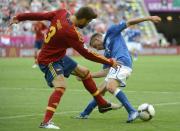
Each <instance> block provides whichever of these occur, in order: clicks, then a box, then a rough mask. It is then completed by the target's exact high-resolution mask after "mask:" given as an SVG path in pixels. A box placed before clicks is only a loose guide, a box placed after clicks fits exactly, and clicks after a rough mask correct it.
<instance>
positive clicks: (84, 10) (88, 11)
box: [75, 6, 97, 20]
mask: <svg viewBox="0 0 180 131" xmlns="http://www.w3.org/2000/svg"><path fill="white" fill-rule="evenodd" d="M75 16H76V18H77V19H83V18H85V19H86V20H90V19H95V18H97V14H96V13H95V11H94V10H93V9H92V8H91V7H87V6H86V7H81V8H80V9H79V10H78V11H77V12H76V13H75Z"/></svg>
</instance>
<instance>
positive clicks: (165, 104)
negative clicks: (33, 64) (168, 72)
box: [0, 102, 180, 120]
mask: <svg viewBox="0 0 180 131" xmlns="http://www.w3.org/2000/svg"><path fill="white" fill-rule="evenodd" d="M153 105H154V106H170V105H180V102H171V103H157V104H153ZM136 107H137V105H136ZM96 111H97V110H96ZM79 112H80V111H64V112H58V113H55V114H71V113H79ZM43 115H44V114H29V115H16V116H4V117H0V120H9V119H16V118H24V117H33V116H43Z"/></svg>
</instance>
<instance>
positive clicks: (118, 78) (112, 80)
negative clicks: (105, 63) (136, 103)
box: [106, 66, 138, 122]
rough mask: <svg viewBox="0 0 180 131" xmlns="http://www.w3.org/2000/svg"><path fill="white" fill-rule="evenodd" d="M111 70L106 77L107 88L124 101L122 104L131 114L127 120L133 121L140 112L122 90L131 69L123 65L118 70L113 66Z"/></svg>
mask: <svg viewBox="0 0 180 131" xmlns="http://www.w3.org/2000/svg"><path fill="white" fill-rule="evenodd" d="M109 72H110V74H108V76H107V77H106V81H107V86H106V87H107V90H108V91H109V92H110V93H112V94H114V96H115V97H116V98H117V99H118V100H119V101H120V102H121V103H122V105H123V106H124V107H125V109H126V111H127V112H128V114H129V117H128V121H127V122H131V121H133V120H135V119H136V118H137V117H138V113H137V111H136V110H135V109H134V107H133V106H132V105H131V104H130V102H129V100H128V98H127V97H126V95H125V94H124V92H123V91H122V89H123V88H122V87H125V86H126V83H125V81H126V79H127V77H128V76H129V75H130V72H131V70H130V69H127V68H125V67H124V66H122V67H119V68H118V69H117V70H114V69H113V68H111V69H110V71H109ZM111 73H112V74H111ZM119 87H121V88H119Z"/></svg>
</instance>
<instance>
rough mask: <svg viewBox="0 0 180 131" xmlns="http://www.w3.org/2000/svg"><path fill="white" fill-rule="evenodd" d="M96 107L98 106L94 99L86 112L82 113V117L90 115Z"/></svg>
mask: <svg viewBox="0 0 180 131" xmlns="http://www.w3.org/2000/svg"><path fill="white" fill-rule="evenodd" d="M96 106H97V103H96V101H95V99H93V100H92V101H90V103H89V104H88V106H87V107H86V108H85V109H84V111H83V112H81V113H80V114H81V115H82V116H85V115H89V114H90V113H91V112H92V111H93V109H94V108H95V107H96Z"/></svg>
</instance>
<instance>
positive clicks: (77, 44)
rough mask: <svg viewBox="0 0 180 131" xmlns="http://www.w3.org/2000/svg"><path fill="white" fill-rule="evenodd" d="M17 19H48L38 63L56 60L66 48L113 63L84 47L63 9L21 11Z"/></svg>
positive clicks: (96, 60) (99, 60) (79, 35)
mask: <svg viewBox="0 0 180 131" xmlns="http://www.w3.org/2000/svg"><path fill="white" fill-rule="evenodd" d="M17 19H18V20H19V21H23V20H49V21H51V25H50V27H49V31H48V32H47V34H46V35H45V39H44V45H43V47H42V49H41V52H40V54H39V56H38V63H39V64H45V65H48V64H49V63H51V62H55V61H58V60H59V59H61V58H63V57H64V55H65V54H66V49H67V48H74V49H75V50H76V51H78V52H79V53H80V54H81V55H82V56H83V57H85V58H86V59H89V60H91V61H95V62H98V63H102V64H109V65H113V61H112V60H111V59H107V58H105V57H104V56H102V55H98V54H96V53H94V52H91V51H89V50H88V49H86V48H84V42H83V39H82V36H81V34H80V33H79V32H78V31H77V29H76V27H75V25H74V24H73V23H72V22H71V20H70V14H69V13H68V12H67V10H65V9H60V10H56V11H52V12H47V13H22V14H19V15H17Z"/></svg>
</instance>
